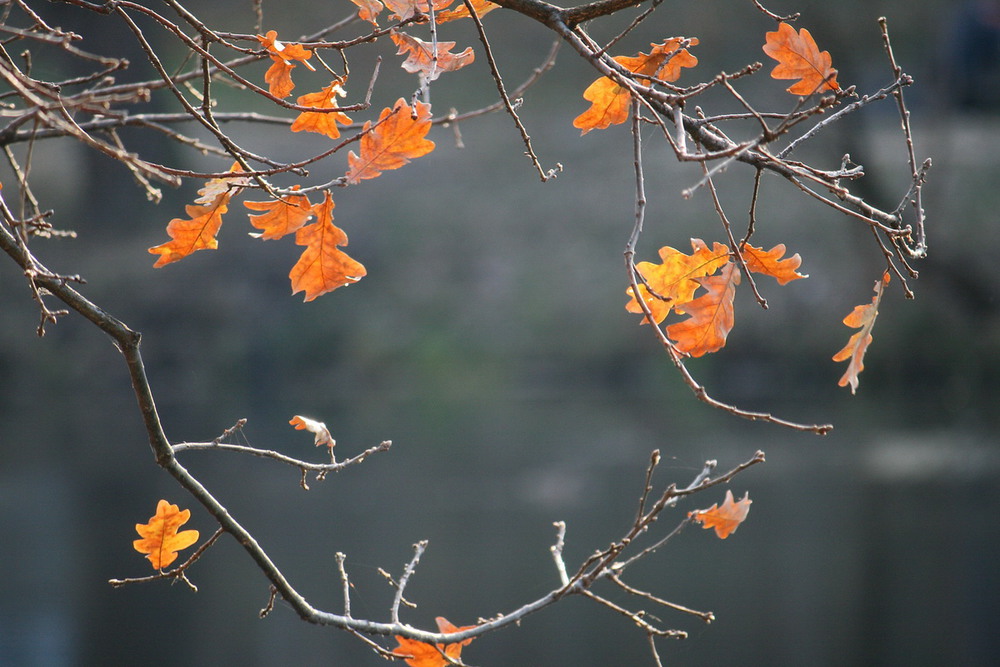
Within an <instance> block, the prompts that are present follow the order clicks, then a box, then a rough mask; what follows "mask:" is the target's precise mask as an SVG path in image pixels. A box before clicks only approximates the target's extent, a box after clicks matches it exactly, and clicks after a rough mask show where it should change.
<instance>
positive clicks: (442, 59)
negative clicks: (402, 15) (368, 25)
mask: <svg viewBox="0 0 1000 667" xmlns="http://www.w3.org/2000/svg"><path fill="white" fill-rule="evenodd" d="M389 37H391V38H392V41H393V42H395V43H396V46H398V47H399V50H398V51H397V52H396V55H400V56H401V55H403V54H404V53H406V54H408V56H407V58H406V60H404V61H403V65H402V67H403V69H405V70H406V71H407V72H409V73H410V74H416V73H419V74H420V75H421V76H422V77H423V79H421V80H424V81H434V80H435V79H437V78H438V77H439V76H441V73H442V72H454V71H455V70H459V69H462V68H463V67H465V66H466V65H470V64H472V62H473V61H474V60H475V59H476V54H475V53H474V52H473V51H472V47H471V46H470V47H467V48H466V49H465V50H464V51H462V52H461V53H451V52H450V50H451V49H453V48H454V47H455V42H440V41H439V42H437V46H436V48H435V46H434V44H432V43H431V42H425V41H424V40H422V39H417V38H416V37H411V36H410V35H407V34H406V33H405V32H403V31H401V30H396V29H395V28H393V29H392V30H391V31H390V32H389Z"/></svg>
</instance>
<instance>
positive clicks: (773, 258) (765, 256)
mask: <svg viewBox="0 0 1000 667" xmlns="http://www.w3.org/2000/svg"><path fill="white" fill-rule="evenodd" d="M740 253H741V254H742V255H743V261H744V262H746V265H747V270H748V271H753V272H754V273H763V274H765V275H768V276H771V277H772V278H774V279H775V280H777V281H778V284H779V285H787V284H788V283H790V282H791V281H793V280H798V279H799V278H808V277H809V276H807V275H805V274H802V273H799V272H798V271H796V269H798V268H799V266H800V265H801V264H802V258H801V257H799V254H798V253H795V254H794V255H792V256H791V257H786V258H785V259H782V257H783V256H784V254H785V244H784V243H779V244H778V245H776V246H774V247H773V248H771V249H770V250H764V249H763V248H756V247H754V246H752V245H744V246H742V247H741V248H740Z"/></svg>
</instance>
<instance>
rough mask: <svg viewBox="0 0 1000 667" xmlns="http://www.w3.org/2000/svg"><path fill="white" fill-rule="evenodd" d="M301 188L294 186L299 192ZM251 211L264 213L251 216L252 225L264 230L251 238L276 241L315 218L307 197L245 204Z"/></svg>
mask: <svg viewBox="0 0 1000 667" xmlns="http://www.w3.org/2000/svg"><path fill="white" fill-rule="evenodd" d="M298 188H299V186H297V185H295V186H292V189H293V190H298ZM243 205H244V206H246V207H247V208H248V209H250V210H251V211H262V213H260V214H259V215H250V224H251V225H253V226H254V227H256V228H257V229H260V230H262V232H261V233H260V234H251V236H254V237H258V238H262V239H268V240H275V239H280V238H281V237H282V236H286V235H288V234H291V233H293V232H295V231H297V230H298V229H299V228H300V227H302V225H304V224H306V222H307V221H308V220H309V218H311V217H312V216H313V211H312V204H311V203H310V202H309V198H308V197H306V196H305V195H287V196H285V197H284V198H283V199H272V200H271V201H247V202H243Z"/></svg>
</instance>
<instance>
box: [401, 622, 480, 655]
mask: <svg viewBox="0 0 1000 667" xmlns="http://www.w3.org/2000/svg"><path fill="white" fill-rule="evenodd" d="M434 620H435V621H436V622H437V625H438V631H439V632H444V633H448V634H451V633H454V632H462V631H463V630H470V629H472V628H474V627H476V626H474V625H465V626H462V627H461V628H458V627H455V626H454V625H452V624H451V623H449V622H448V619H446V618H444V617H443V616H438V617H437V618H435V619H434ZM396 641H397V642H399V646H397V647H396V648H395V649H394V650H393V653H394V654H395V655H397V656H399V657H403V656H409V657H407V658H405V660H404V662H406V664H407V665H410V667H447V666H448V665H449V664H451V663H449V662H448V660H446V659H445V657H444V656H443V655H441V652H442V651H443V652H444V654H445V655H447V656H448V657H449V658H452V659H453V660H458V659H459V658H461V657H462V647H464V646H468V645H469V643H470V642H472V638H470V639H466V640H463V641H460V642H456V643H454V644H438V645H437V646H436V647H435V646H434V645H433V644H427V643H425V642H420V641H417V640H415V639H407V638H406V637H401V636H399V635H396Z"/></svg>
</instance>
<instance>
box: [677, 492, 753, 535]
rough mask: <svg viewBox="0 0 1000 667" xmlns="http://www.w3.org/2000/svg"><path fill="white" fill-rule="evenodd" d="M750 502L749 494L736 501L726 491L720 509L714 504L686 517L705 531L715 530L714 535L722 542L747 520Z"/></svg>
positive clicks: (730, 493) (731, 494)
mask: <svg viewBox="0 0 1000 667" xmlns="http://www.w3.org/2000/svg"><path fill="white" fill-rule="evenodd" d="M752 502H753V501H752V500H750V493H749V492H747V493H745V494H744V495H743V497H742V498H740V499H739V500H738V501H737V500H734V498H733V492H732V491H731V490H729V489H726V499H725V500H724V501H723V503H722V507H719V506H718V503H716V504H714V505H712V506H711V507H709V508H708V509H707V510H696V511H694V512H691V513H689V514H688V516H689V517H691V518H692V519H694V520H695V521H697V522H698V523H700V524H701V525H702V527H704V528H706V529H708V528H715V534H716V535H718V536H719V538H720V539H723V540H724V539H726V538H727V537H729V536H730V535H731V534H732V533H733V532H734V531H735V530H736V529H737V528H739V527H740V524H741V523H743V520H744V519H746V518H747V513H749V512H750V503H752Z"/></svg>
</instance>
